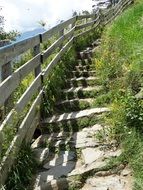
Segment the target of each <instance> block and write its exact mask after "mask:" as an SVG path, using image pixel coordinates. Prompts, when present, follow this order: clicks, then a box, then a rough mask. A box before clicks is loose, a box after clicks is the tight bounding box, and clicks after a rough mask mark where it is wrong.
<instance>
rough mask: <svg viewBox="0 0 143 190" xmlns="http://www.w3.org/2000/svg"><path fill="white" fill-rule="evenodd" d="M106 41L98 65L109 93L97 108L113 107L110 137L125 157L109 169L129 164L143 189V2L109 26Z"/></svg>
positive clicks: (138, 189) (136, 185) (137, 187)
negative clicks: (139, 96)
mask: <svg viewBox="0 0 143 190" xmlns="http://www.w3.org/2000/svg"><path fill="white" fill-rule="evenodd" d="M102 39H103V41H102V42H103V43H102V45H101V48H100V49H99V52H97V53H96V58H95V64H96V70H97V75H98V76H99V77H100V80H101V81H102V84H103V85H104V87H105V89H106V93H107V92H108V93H107V95H104V96H101V97H99V98H98V99H97V100H95V105H96V104H97V105H102V103H103V104H104V103H105V104H106V103H107V104H109V105H110V107H111V108H112V114H110V115H109V116H108V117H106V122H107V123H108V124H110V125H111V130H110V132H109V135H110V138H111V139H117V141H118V142H119V143H120V144H121V146H122V147H123V154H122V155H121V157H119V158H118V159H115V160H111V162H110V163H109V166H110V167H114V166H115V165H119V164H120V163H125V164H127V163H128V164H129V166H130V167H131V169H132V170H133V177H134V190H142V189H143V188H142V187H143V164H142V158H143V137H142V133H143V100H137V99H136V98H135V95H136V94H137V93H138V92H139V91H140V89H141V88H142V86H143V77H142V76H143V63H142V62H143V61H142V60H143V2H142V1H136V2H135V4H134V5H132V6H131V7H130V8H129V9H128V10H126V11H125V12H124V13H123V14H122V15H121V16H119V17H118V18H117V19H116V20H115V21H114V22H113V23H112V24H110V25H108V26H107V27H106V29H105V31H104V32H103V35H102Z"/></svg>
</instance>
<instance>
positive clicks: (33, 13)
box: [0, 0, 92, 31]
mask: <svg viewBox="0 0 143 190" xmlns="http://www.w3.org/2000/svg"><path fill="white" fill-rule="evenodd" d="M0 5H2V6H3V15H4V17H5V19H6V23H5V29H6V30H12V29H17V30H18V31H28V30H32V29H33V28H36V27H38V21H39V20H44V21H45V22H46V23H47V25H51V26H52V25H54V24H56V22H57V21H58V20H66V19H67V18H69V17H70V16H71V15H72V12H73V11H75V10H76V11H81V10H89V11H90V10H91V9H92V0H0Z"/></svg>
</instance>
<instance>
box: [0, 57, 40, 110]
mask: <svg viewBox="0 0 143 190" xmlns="http://www.w3.org/2000/svg"><path fill="white" fill-rule="evenodd" d="M40 59H41V55H40V54H39V55H37V56H36V57H34V58H32V59H31V60H30V61H28V62H27V63H25V64H24V65H22V66H21V67H20V68H18V69H17V70H16V71H15V72H14V73H13V74H12V75H11V76H9V77H8V78H7V79H6V80H4V81H3V82H2V83H0V106H2V105H3V104H4V102H5V100H6V99H7V98H8V97H9V96H10V95H11V93H12V92H13V91H14V90H15V89H16V88H17V87H18V85H19V84H20V82H21V81H22V79H23V78H24V77H26V75H28V74H29V73H30V72H32V71H33V70H34V69H35V68H36V67H37V66H38V65H40ZM7 87H8V88H7Z"/></svg>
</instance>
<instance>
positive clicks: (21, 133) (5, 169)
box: [0, 91, 42, 185]
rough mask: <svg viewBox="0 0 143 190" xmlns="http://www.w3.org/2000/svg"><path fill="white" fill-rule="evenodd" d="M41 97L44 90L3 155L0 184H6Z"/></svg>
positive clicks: (0, 166)
mask: <svg viewBox="0 0 143 190" xmlns="http://www.w3.org/2000/svg"><path fill="white" fill-rule="evenodd" d="M41 98H42V91H40V93H39V95H38V96H37V98H36V99H35V101H34V102H33V104H32V106H31V108H30V110H29V112H28V113H27V115H26V117H25V118H24V120H23V122H22V123H21V125H20V127H19V130H18V132H17V134H16V136H15V137H14V138H13V141H12V142H11V145H10V147H9V149H8V150H7V152H6V154H5V156H4V157H3V160H2V162H1V165H0V185H4V183H5V181H6V179H7V176H8V173H9V171H10V170H11V167H12V165H13V163H14V161H15V159H16V155H17V153H18V151H19V149H20V146H21V144H22V142H23V140H24V138H25V135H26V133H27V131H28V129H29V127H30V125H31V124H32V122H33V120H34V118H35V116H36V114H37V112H38V109H37V106H39V105H40V103H41Z"/></svg>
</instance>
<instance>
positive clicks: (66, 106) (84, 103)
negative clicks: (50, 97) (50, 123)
mask: <svg viewBox="0 0 143 190" xmlns="http://www.w3.org/2000/svg"><path fill="white" fill-rule="evenodd" d="M93 102H94V99H92V98H86V99H78V98H76V99H72V100H64V101H60V102H58V103H57V104H56V105H55V106H56V108H57V109H58V110H62V111H79V110H84V109H87V108H90V107H91V106H92V103H93Z"/></svg>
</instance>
